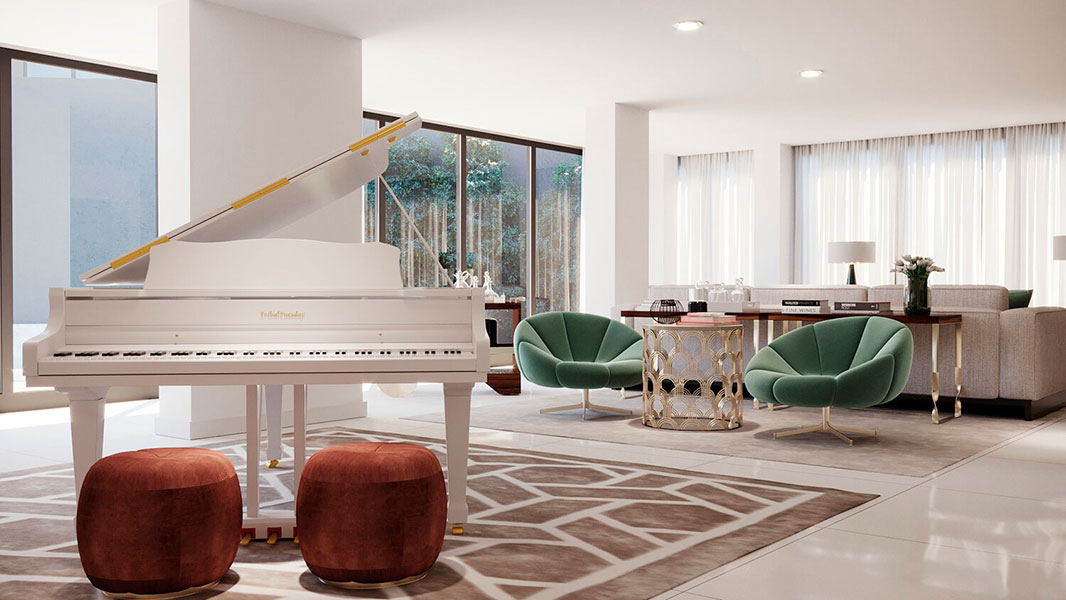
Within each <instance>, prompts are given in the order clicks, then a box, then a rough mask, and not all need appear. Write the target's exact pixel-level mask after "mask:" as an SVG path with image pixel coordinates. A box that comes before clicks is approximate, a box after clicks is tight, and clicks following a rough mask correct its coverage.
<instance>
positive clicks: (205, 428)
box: [155, 402, 366, 440]
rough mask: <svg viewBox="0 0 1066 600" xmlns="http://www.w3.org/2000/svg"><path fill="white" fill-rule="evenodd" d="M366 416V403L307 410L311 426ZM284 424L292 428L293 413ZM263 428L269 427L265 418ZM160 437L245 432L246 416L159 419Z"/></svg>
mask: <svg viewBox="0 0 1066 600" xmlns="http://www.w3.org/2000/svg"><path fill="white" fill-rule="evenodd" d="M365 416H366V402H345V403H342V404H330V405H326V406H309V407H307V424H308V425H311V424H313V423H326V422H329V421H343V420H344V419H356V418H360V417H365ZM281 424H282V426H283V427H292V411H291V410H287V411H282V413H281ZM262 427H263V428H264V429H265V428H266V418H265V415H264V419H263V425H262ZM155 433H156V435H165V436H167V437H174V438H180V439H183V440H198V439H203V438H210V437H218V436H223V435H234V434H241V433H244V416H243V415H242V416H236V417H226V418H220V419H199V420H197V421H195V422H193V421H189V420H186V419H171V418H166V417H161V416H160V417H156V419H155Z"/></svg>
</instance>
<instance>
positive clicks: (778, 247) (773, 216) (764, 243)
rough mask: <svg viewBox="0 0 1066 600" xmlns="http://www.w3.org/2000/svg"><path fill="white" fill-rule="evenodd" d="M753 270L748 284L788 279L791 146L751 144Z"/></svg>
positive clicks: (791, 215) (791, 219)
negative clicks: (752, 163) (753, 220)
mask: <svg viewBox="0 0 1066 600" xmlns="http://www.w3.org/2000/svg"><path fill="white" fill-rule="evenodd" d="M753 150H754V152H753V160H754V177H755V237H756V239H755V240H754V242H753V245H752V248H753V249H754V251H755V274H754V279H753V280H752V281H751V285H777V284H780V283H792V280H793V279H792V264H793V256H794V254H795V244H794V239H795V231H794V228H793V223H794V220H795V208H794V206H795V199H794V193H793V183H792V182H793V167H792V146H789V145H787V144H781V143H779V142H776V141H761V142H757V143H756V144H754V148H753Z"/></svg>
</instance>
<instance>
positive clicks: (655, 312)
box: [651, 298, 685, 325]
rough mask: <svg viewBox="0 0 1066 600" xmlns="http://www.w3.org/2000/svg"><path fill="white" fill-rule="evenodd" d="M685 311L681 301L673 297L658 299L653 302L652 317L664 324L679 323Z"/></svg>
mask: <svg viewBox="0 0 1066 600" xmlns="http://www.w3.org/2000/svg"><path fill="white" fill-rule="evenodd" d="M684 312H685V311H684V309H682V308H681V303H680V302H678V301H677V300H674V299H672V298H664V299H662V300H656V301H655V302H652V304H651V318H653V319H655V322H656V323H661V324H663V325H670V324H673V323H677V322H678V321H680V320H681V315H682V314H684Z"/></svg>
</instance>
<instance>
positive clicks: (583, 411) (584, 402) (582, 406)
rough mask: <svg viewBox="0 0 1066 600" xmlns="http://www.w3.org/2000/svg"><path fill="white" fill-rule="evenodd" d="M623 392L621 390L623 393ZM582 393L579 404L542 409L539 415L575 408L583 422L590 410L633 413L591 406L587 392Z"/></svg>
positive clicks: (597, 405)
mask: <svg viewBox="0 0 1066 600" xmlns="http://www.w3.org/2000/svg"><path fill="white" fill-rule="evenodd" d="M624 391H625V390H623V392H624ZM582 392H584V398H583V400H582V401H581V403H580V404H567V405H566V406H555V407H553V408H542V409H540V414H542V415H543V414H545V413H553V412H558V411H560V410H574V409H575V408H580V409H581V420H582V421H584V420H585V414H586V413H587V412H588V411H590V410H599V411H603V412H613V413H618V414H620V415H631V414H633V411H631V410H629V409H626V408H614V407H613V406H601V405H599V404H593V403H591V402H589V391H588V390H582Z"/></svg>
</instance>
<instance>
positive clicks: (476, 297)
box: [23, 114, 489, 539]
mask: <svg viewBox="0 0 1066 600" xmlns="http://www.w3.org/2000/svg"><path fill="white" fill-rule="evenodd" d="M420 125H421V120H420V119H419V117H418V115H417V114H411V115H408V116H406V117H404V118H402V119H399V120H397V121H395V122H393V123H391V124H389V125H387V126H385V127H383V128H382V129H380V130H378V131H377V132H375V133H374V134H372V135H370V136H368V137H366V138H364V139H362V140H360V141H358V142H355V143H353V144H352V145H351V146H348V147H347V148H344V149H342V150H340V151H338V152H337V153H335V154H333V155H331V156H328V157H324V158H323V159H321V160H319V161H316V162H315V163H314V164H312V165H310V166H308V167H307V168H304V169H301V170H298V171H296V172H294V173H293V174H292V175H290V176H289V177H286V178H283V179H280V180H278V181H277V182H275V183H273V184H271V185H269V186H267V187H265V188H263V189H261V190H259V191H257V192H255V193H253V194H250V195H248V196H246V197H245V198H242V199H240V200H237V201H235V202H232V203H230V204H226V205H225V206H222V207H220V208H219V209H218V210H215V211H212V212H211V213H208V214H206V215H204V216H202V217H200V218H198V219H195V220H193V221H191V222H190V223H188V224H186V225H183V226H182V227H179V228H177V229H175V230H173V231H171V232H169V233H168V234H166V235H164V236H161V237H159V238H158V239H156V240H155V241H153V242H151V243H149V244H146V245H145V246H143V247H141V248H138V249H137V250H134V251H133V252H130V253H129V254H127V255H125V256H123V257H120V258H118V259H116V260H114V261H111V262H109V263H106V264H104V265H101V266H99V267H97V268H96V269H93V270H92V271H89V272H88V273H86V274H84V275H82V279H83V281H84V282H85V283H86V284H87V285H91V286H100V285H125V286H130V285H143V287H142V288H129V287H126V288H115V289H108V288H101V287H90V288H66V289H63V288H55V289H52V290H51V292H50V297H49V301H50V314H49V320H48V326H47V328H46V329H45V331H44V332H43V333H41V334H40V335H38V336H37V337H35V338H33V339H31V340H29V341H28V342H26V344H25V346H24V349H23V353H24V354H23V356H24V358H23V364H24V367H23V369H24V373H25V375H26V383H27V385H29V386H49V387H55V388H56V389H57V390H59V391H61V392H64V393H66V395H67V397H68V398H69V401H70V417H71V437H72V440H73V450H74V480H75V490H76V491H77V490H79V489H80V487H81V483H82V481H83V479H84V477H85V474H86V472H87V471H88V470H89V467H90V466H91V465H92V464H93V462H95V461H96V460H98V459H99V458H100V457H101V455H102V451H103V435H104V396H105V394H106V392H107V390H108V388H109V387H111V386H124V385H161V386H168V385H240V386H246V420H247V427H246V431H247V441H248V451H247V452H248V456H247V470H248V471H247V481H248V482H249V483H248V485H247V492H246V496H245V497H246V506H245V510H246V514H245V521H244V527H245V530H246V531H247V532H249V533H252V536H251V537H253V538H255V539H262V538H265V537H267V536H269V535H270V534H271V533H274V534H277V537H283V538H284V537H292V535H293V528H294V527H295V519H294V517H293V514H292V513H291V512H280V511H277V512H275V511H266V510H263V511H261V510H260V507H259V497H258V496H259V488H258V485H255V484H254V482H258V480H259V463H260V457H259V451H260V450H259V448H260V431H261V424H260V410H259V406H260V398H261V396H267V397H268V398H269V397H271V396H273V397H274V399H275V400H276V399H277V398H279V397H280V393H279V390H280V388H279V386H281V385H293V398H294V407H293V413H294V414H293V421H294V441H293V467H294V472H295V473H294V475H295V478H294V482H295V483H294V485H296V484H298V482H299V480H300V474H301V472H302V469H303V465H304V461H305V458H306V400H307V386H308V385H313V384H354V383H364V382H375V383H411V382H437V383H441V384H443V388H444V409H445V419H446V434H447V457H448V520H449V521H450V522H451V523H452V531H453V533H462V525H463V523H465V521H466V518H467V504H466V476H467V451H468V445H469V425H470V392H471V389H472V387H473V385H474V383H475V382H479V381H481V382H483V381H485V379H486V375H487V373H488V365H489V348H488V346H489V342H488V336H487V334H486V332H485V324H484V310H485V309H484V305H485V298H484V292H483V290H481V289H451V288H442V289H420V288H403V287H402V282H401V279H400V271H399V250H398V249H396V248H394V247H392V246H387V245H384V244H339V243H330V242H318V241H311V240H288V239H260V238H262V236H265V235H267V234H270V233H272V232H274V231H276V230H278V229H280V228H281V227H283V226H284V225H286V224H288V223H290V222H292V221H294V220H296V219H298V218H300V217H302V216H304V215H307V214H309V213H311V212H314V211H315V210H318V209H320V208H322V207H323V206H325V205H326V204H328V203H330V202H333V201H335V200H337V199H339V198H341V197H343V196H345V195H347V194H349V193H351V192H353V191H355V190H357V189H358V188H359V187H361V186H362V185H364V184H365V183H367V182H368V181H371V180H373V179H375V178H376V177H378V176H380V175H381V174H382V173H384V171H385V168H386V167H387V166H388V147H389V146H390V145H391V144H393V143H395V142H396V141H397V140H398V139H400V138H402V137H403V136H404V135H407V134H408V133H410V132H411V131H414V130H416V129H417V128H418V127H419V126H420ZM274 406H275V407H276V408H275V410H274V411H273V413H272V414H273V415H274V417H275V418H274V419H272V420H274V421H275V423H274V424H272V425H276V426H275V427H274V428H273V429H272V434H278V435H279V433H278V432H279V431H280V419H279V418H277V416H278V412H277V411H279V410H280V406H279V404H278V403H277V402H275V404H274ZM268 412H269V411H268Z"/></svg>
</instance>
